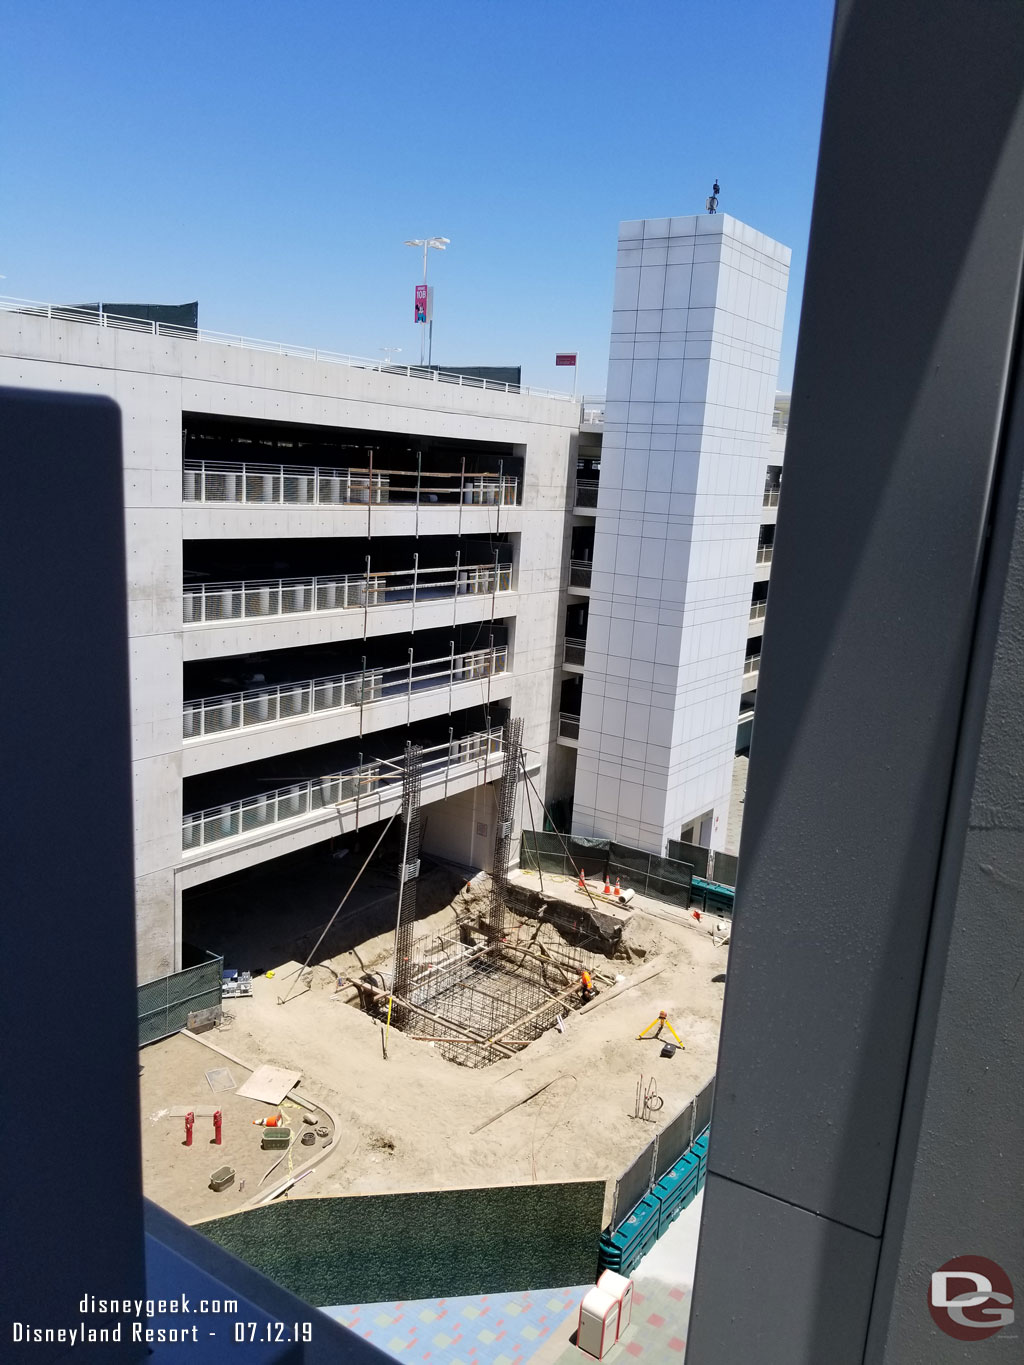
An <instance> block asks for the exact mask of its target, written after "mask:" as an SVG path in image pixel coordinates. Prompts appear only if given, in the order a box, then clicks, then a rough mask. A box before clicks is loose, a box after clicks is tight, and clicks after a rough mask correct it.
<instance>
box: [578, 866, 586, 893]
mask: <svg viewBox="0 0 1024 1365" xmlns="http://www.w3.org/2000/svg"><path fill="white" fill-rule="evenodd" d="M583 875H584V874H583V869H582V867H581V868H580V879H579V881H578V882H577V883H576V890H577V891H586V889H587V885H586V882H584V880H583Z"/></svg>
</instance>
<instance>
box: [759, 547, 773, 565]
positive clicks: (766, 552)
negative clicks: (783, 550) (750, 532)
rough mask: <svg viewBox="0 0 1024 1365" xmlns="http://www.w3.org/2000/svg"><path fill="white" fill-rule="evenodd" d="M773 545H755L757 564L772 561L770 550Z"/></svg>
mask: <svg viewBox="0 0 1024 1365" xmlns="http://www.w3.org/2000/svg"><path fill="white" fill-rule="evenodd" d="M774 548H775V546H774V545H759V546H758V547H757V562H758V564H770V563H771V562H772V550H773V549H774Z"/></svg>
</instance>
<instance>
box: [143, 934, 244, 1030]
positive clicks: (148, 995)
mask: <svg viewBox="0 0 1024 1365" xmlns="http://www.w3.org/2000/svg"><path fill="white" fill-rule="evenodd" d="M182 955H183V957H186V956H192V957H194V958H198V959H199V960H198V961H196V962H194V963H193V964H192V965H190V966H188V967H185V968H183V969H182V970H181V971H180V972H172V973H171V974H170V975H169V976H160V977H157V979H156V980H155V981H144V982H143V983H142V985H141V986H138V987H137V988H136V990H137V1001H138V1018H139V1047H144V1046H145V1044H146V1043H155V1042H156V1041H157V1039H159V1038H166V1037H168V1036H169V1035H170V1034H172V1033H177V1032H178V1030H179V1029H183V1028H185V1026H186V1025H187V1023H188V1016H189V1015H190V1014H191V1013H192V1012H193V1011H194V1010H205V1009H214V1008H216V1007H218V1006H219V1005H220V1002H221V973H222V972H223V970H224V959H223V958H222V957H218V955H217V954H216V953H209V952H205V951H203V950H201V949H189V948H187V947H183V949H182Z"/></svg>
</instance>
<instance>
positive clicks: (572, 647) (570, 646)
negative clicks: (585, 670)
mask: <svg viewBox="0 0 1024 1365" xmlns="http://www.w3.org/2000/svg"><path fill="white" fill-rule="evenodd" d="M586 653H587V642H586V640H566V642H565V648H564V649H563V651H562V662H563V663H567V664H573V665H574V666H575V667H577V668H582V667H583V660H584V658H585V656H586Z"/></svg>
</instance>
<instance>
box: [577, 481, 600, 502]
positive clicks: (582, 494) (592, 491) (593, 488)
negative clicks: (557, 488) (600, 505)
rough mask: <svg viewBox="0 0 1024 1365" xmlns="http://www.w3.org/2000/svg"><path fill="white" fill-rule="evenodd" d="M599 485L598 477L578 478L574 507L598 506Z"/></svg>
mask: <svg viewBox="0 0 1024 1365" xmlns="http://www.w3.org/2000/svg"><path fill="white" fill-rule="evenodd" d="M599 487H600V482H599V480H597V479H577V480H576V493H575V496H574V498H573V504H572V505H573V506H574V507H596V506H597V490H598V488H599Z"/></svg>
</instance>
